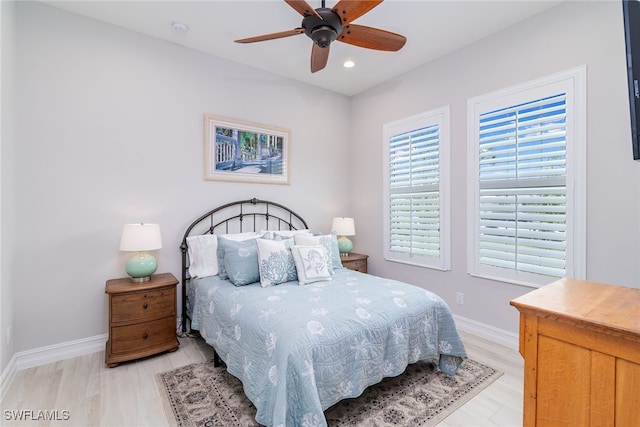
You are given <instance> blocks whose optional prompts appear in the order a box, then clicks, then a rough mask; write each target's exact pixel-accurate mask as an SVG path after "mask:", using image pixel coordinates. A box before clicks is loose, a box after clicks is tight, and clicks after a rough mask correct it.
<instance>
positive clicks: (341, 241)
mask: <svg viewBox="0 0 640 427" xmlns="http://www.w3.org/2000/svg"><path fill="white" fill-rule="evenodd" d="M352 249H353V242H352V241H351V240H349V238H348V237H346V236H340V237H338V251H340V255H341V256H347V255H348V254H349V252H351V250H352Z"/></svg>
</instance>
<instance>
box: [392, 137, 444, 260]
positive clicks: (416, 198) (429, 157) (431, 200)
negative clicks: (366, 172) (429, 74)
mask: <svg viewBox="0 0 640 427" xmlns="http://www.w3.org/2000/svg"><path fill="white" fill-rule="evenodd" d="M439 164H440V126H439V125H432V126H427V127H422V128H420V129H416V130H413V131H410V132H406V133H402V134H399V135H394V136H392V137H391V138H390V139H389V241H388V245H389V249H390V251H391V252H396V253H400V254H405V255H408V256H411V257H413V256H428V257H434V258H439V257H440V249H441V248H440V232H441V224H440V166H439Z"/></svg>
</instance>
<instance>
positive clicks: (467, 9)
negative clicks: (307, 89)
mask: <svg viewBox="0 0 640 427" xmlns="http://www.w3.org/2000/svg"><path fill="white" fill-rule="evenodd" d="M336 1H337V0H327V2H326V6H327V7H333V5H334V4H335V3H336ZM308 2H309V4H310V5H311V6H313V7H314V8H318V7H321V5H322V2H321V0H308ZM44 3H47V4H49V5H51V6H54V7H58V8H60V9H64V10H68V11H70V12H74V13H78V14H80V15H84V16H87V17H91V18H94V19H97V20H100V21H104V22H108V23H110V24H114V25H117V26H119V27H123V28H127V29H130V30H133V31H137V32H139V33H143V34H147V35H150V36H153V37H157V38H159V39H163V40H168V41H171V42H174V43H177V44H180V45H184V46H188V47H190V48H193V49H196V50H198V51H202V52H205V53H209V54H212V55H216V56H218V57H222V58H226V59H229V60H233V61H236V62H239V63H243V64H247V65H251V66H253V67H256V68H260V69H263V70H266V71H270V72H272V73H275V74H279V75H282V76H285V77H289V78H292V79H295V80H299V81H302V82H306V83H309V84H312V85H316V86H319V87H322V88H325V89H329V90H332V91H335V92H338V93H342V94H345V95H349V96H351V95H355V94H357V93H359V92H361V91H363V90H365V89H368V88H370V87H373V86H375V85H377V84H379V83H382V82H384V81H385V80H388V79H391V78H393V77H395V76H398V75H400V74H402V73H404V72H406V71H409V70H411V69H413V68H416V67H417V66H419V65H421V64H424V63H426V62H429V61H432V60H434V59H436V58H438V57H440V56H443V55H446V54H448V53H450V52H452V51H454V50H457V49H459V48H461V47H463V46H465V45H468V44H470V43H472V42H474V41H476V40H479V39H482V38H484V37H487V36H489V35H491V34H493V33H495V32H498V31H500V30H502V29H504V28H507V27H509V26H512V25H514V24H515V23H517V22H520V21H523V20H525V19H527V18H529V17H531V16H533V15H535V14H537V13H540V12H542V11H544V10H546V9H549V8H551V7H554V6H557V5H558V4H560V3H562V1H561V0H557V1H555V0H554V1H541V0H533V1H525V0H511V1H505V0H501V1H483V0H471V1H460V0H442V1H433V0H386V1H385V2H383V3H382V4H380V5H378V6H377V7H376V8H374V9H373V10H371V11H370V12H368V13H367V14H365V15H364V16H362V17H360V18H358V19H356V20H355V21H354V23H356V24H359V25H367V26H371V27H377V28H381V29H384V30H388V31H392V32H395V33H399V34H402V35H404V36H405V37H407V43H406V45H405V46H404V47H403V48H402V49H401V50H400V51H398V52H380V51H375V50H370V49H364V48H359V47H356V46H352V45H347V44H345V43H341V42H334V43H333V44H332V45H331V52H330V55H329V62H328V64H327V67H326V68H325V69H324V70H321V71H319V72H316V73H313V74H312V73H311V71H310V69H309V67H310V54H311V46H312V43H313V42H312V41H311V40H310V39H309V38H308V37H307V36H306V35H304V34H300V35H296V36H293V37H287V38H283V39H278V40H270V41H264V42H259V43H252V44H239V43H234V42H233V40H235V39H239V38H245V37H251V36H257V35H262V34H267V33H274V32H278V31H285V30H290V29H293V28H296V27H299V26H300V25H301V22H302V16H300V15H299V14H298V13H297V12H296V11H295V10H294V9H292V8H291V7H290V6H289V5H287V4H286V3H285V2H284V1H282V0H254V1H245V0H227V1H223V0H208V1H207V0H200V1H166V0H157V1H149V0H146V1H114V0H107V1H95V0H91V1H87V0H85V1H44ZM173 22H181V23H184V24H186V25H187V26H188V30H187V31H176V30H174V29H173V26H172V23H173ZM347 59H351V60H353V61H355V63H356V66H355V67H354V68H351V69H346V68H344V67H343V66H342V64H343V62H344V61H345V60H347Z"/></svg>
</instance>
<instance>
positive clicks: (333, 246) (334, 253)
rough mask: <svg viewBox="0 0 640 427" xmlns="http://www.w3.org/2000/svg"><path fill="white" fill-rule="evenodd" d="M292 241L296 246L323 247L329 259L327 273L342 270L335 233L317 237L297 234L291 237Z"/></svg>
mask: <svg viewBox="0 0 640 427" xmlns="http://www.w3.org/2000/svg"><path fill="white" fill-rule="evenodd" d="M293 239H294V241H295V244H296V245H303V246H316V245H320V246H324V247H325V248H326V250H327V256H328V257H329V273H331V274H333V273H335V270H336V269H339V268H342V260H341V259H340V252H339V250H338V238H337V236H336V233H335V232H333V233H331V234H325V235H319V236H314V235H304V234H297V235H295V236H293Z"/></svg>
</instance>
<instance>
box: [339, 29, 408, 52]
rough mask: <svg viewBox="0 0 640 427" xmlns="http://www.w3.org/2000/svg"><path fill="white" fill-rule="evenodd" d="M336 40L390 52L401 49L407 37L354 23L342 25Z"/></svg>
mask: <svg viewBox="0 0 640 427" xmlns="http://www.w3.org/2000/svg"><path fill="white" fill-rule="evenodd" d="M337 40H339V41H341V42H343V43H347V44H352V45H354V46H359V47H365V48H367V49H375V50H386V51H391V52H395V51H397V50H400V49H402V46H404V44H405V43H406V42H407V38H406V37H405V36H401V35H400V34H396V33H392V32H391V31H386V30H381V29H379V28H373V27H366V26H364V25H356V24H349V25H347V26H346V27H344V31H343V32H342V34H341V35H340V36H339V37H338V38H337Z"/></svg>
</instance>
